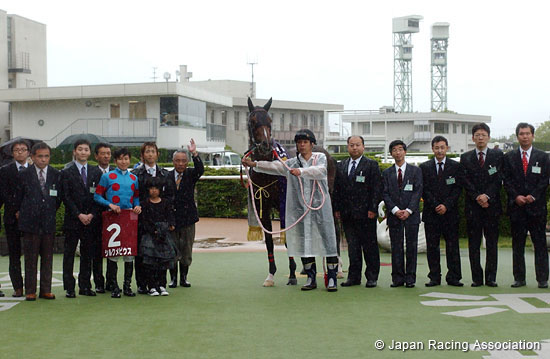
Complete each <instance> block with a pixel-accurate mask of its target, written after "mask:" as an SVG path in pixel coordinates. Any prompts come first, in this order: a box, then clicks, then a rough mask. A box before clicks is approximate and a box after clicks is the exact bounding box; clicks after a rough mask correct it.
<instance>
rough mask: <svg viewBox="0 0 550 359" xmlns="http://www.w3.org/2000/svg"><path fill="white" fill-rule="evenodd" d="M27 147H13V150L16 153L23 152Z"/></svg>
mask: <svg viewBox="0 0 550 359" xmlns="http://www.w3.org/2000/svg"><path fill="white" fill-rule="evenodd" d="M27 151H28V149H26V148H14V149H13V152H16V153H23V152H27Z"/></svg>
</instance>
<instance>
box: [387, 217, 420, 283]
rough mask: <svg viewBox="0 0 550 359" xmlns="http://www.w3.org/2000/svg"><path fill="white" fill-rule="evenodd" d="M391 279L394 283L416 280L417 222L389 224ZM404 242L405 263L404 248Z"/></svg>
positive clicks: (413, 281)
mask: <svg viewBox="0 0 550 359" xmlns="http://www.w3.org/2000/svg"><path fill="white" fill-rule="evenodd" d="M390 242H391V262H392V263H391V265H392V272H391V277H392V281H393V283H395V284H403V283H409V284H414V283H415V282H416V256H417V253H418V224H409V223H403V222H402V221H401V223H399V224H398V225H396V226H390ZM403 242H405V243H406V246H407V247H406V250H407V253H406V259H407V262H406V265H405V253H404V252H405V250H404V248H403V247H404V246H403Z"/></svg>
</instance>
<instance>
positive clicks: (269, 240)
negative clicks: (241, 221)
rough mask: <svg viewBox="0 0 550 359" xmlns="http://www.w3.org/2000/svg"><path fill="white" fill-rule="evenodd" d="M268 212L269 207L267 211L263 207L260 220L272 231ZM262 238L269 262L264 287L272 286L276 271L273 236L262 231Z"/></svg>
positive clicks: (269, 212)
mask: <svg viewBox="0 0 550 359" xmlns="http://www.w3.org/2000/svg"><path fill="white" fill-rule="evenodd" d="M264 205H265V203H264ZM266 207H268V206H266ZM269 207H270V206H269ZM270 214H271V208H269V211H268V210H267V208H264V213H263V214H262V218H260V220H261V221H262V225H263V226H264V228H265V229H267V230H268V231H272V228H273V227H272V226H271V218H270ZM264 238H265V247H266V249H267V260H268V262H269V275H268V276H267V278H266V280H265V281H264V287H273V285H274V284H275V282H274V278H273V277H274V275H275V272H276V271H277V266H276V265H275V256H274V254H273V252H274V245H273V236H272V235H271V234H269V233H265V232H264Z"/></svg>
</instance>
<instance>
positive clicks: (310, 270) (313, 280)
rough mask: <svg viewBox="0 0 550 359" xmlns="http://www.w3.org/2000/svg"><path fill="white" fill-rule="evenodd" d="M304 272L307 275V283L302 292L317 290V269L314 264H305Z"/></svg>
mask: <svg viewBox="0 0 550 359" xmlns="http://www.w3.org/2000/svg"><path fill="white" fill-rule="evenodd" d="M304 271H305V272H306V274H307V281H306V284H305V285H304V286H302V290H312V289H316V288H317V267H316V265H315V262H310V263H305V264H304Z"/></svg>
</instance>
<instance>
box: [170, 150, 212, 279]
mask: <svg viewBox="0 0 550 359" xmlns="http://www.w3.org/2000/svg"><path fill="white" fill-rule="evenodd" d="M192 158H193V164H194V167H187V168H186V169H185V171H184V172H183V173H182V177H181V181H180V185H179V188H178V187H177V186H176V170H175V169H174V170H172V171H170V172H169V175H168V178H169V179H170V186H171V187H172V193H174V197H173V199H172V203H173V204H174V213H175V218H176V230H175V232H174V233H175V235H174V238H175V240H176V246H177V248H178V251H179V252H180V258H179V267H180V272H181V280H180V282H185V281H186V280H187V273H188V271H189V266H190V265H191V262H192V260H193V243H194V241H195V223H196V222H198V221H199V214H198V211H197V206H196V205H195V184H196V183H197V182H198V180H199V178H200V177H201V176H202V175H203V173H204V165H203V163H202V161H201V159H200V157H199V156H196V157H192ZM170 275H171V278H172V280H176V279H177V266H176V267H175V268H174V270H170Z"/></svg>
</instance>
